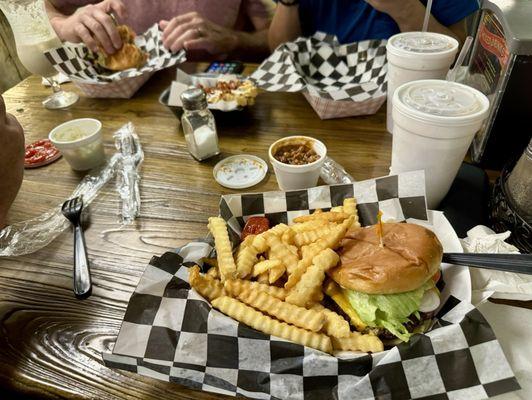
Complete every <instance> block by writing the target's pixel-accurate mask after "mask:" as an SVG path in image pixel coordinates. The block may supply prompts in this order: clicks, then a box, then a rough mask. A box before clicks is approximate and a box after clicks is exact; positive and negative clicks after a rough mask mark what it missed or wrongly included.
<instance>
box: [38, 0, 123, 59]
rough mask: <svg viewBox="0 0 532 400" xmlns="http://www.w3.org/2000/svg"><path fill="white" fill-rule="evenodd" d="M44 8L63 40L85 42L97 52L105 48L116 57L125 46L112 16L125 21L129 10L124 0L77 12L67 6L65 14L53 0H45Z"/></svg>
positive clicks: (106, 2) (105, 1)
mask: <svg viewBox="0 0 532 400" xmlns="http://www.w3.org/2000/svg"><path fill="white" fill-rule="evenodd" d="M45 5H46V12H47V13H48V18H49V20H50V24H51V25H52V27H53V28H54V30H55V33H56V34H57V36H58V37H59V39H61V40H62V41H68V42H73V43H80V42H83V43H85V45H86V46H87V47H88V48H89V49H91V50H92V51H94V52H97V51H98V50H99V48H100V47H102V48H103V49H104V50H105V52H106V53H107V54H113V53H115V52H116V51H117V50H119V49H120V48H121V47H122V39H121V38H120V35H119V33H118V30H117V29H116V25H115V23H114V21H113V19H112V18H111V17H110V16H109V13H110V12H113V13H115V14H116V15H117V16H118V17H120V18H124V16H125V14H126V9H125V6H124V4H123V3H122V0H104V1H102V2H100V3H97V4H88V5H86V6H84V7H81V8H78V9H76V7H68V8H67V10H66V11H67V13H66V14H63V13H61V12H60V11H59V10H58V9H57V8H56V7H55V6H54V4H53V0H46V1H45Z"/></svg>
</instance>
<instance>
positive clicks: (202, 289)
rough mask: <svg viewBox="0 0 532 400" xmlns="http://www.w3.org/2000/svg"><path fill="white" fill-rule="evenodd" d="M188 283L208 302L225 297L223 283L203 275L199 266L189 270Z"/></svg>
mask: <svg viewBox="0 0 532 400" xmlns="http://www.w3.org/2000/svg"><path fill="white" fill-rule="evenodd" d="M188 281H189V283H190V286H192V287H193V288H194V289H196V292H198V293H199V294H201V295H202V296H203V297H205V298H206V299H208V300H213V299H215V298H217V297H220V296H223V295H225V290H224V285H223V283H222V282H220V281H219V280H218V279H214V278H213V277H212V276H210V275H208V274H206V275H201V274H200V268H199V267H198V266H197V265H194V266H193V267H190V268H189V270H188Z"/></svg>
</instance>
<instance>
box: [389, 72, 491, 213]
mask: <svg viewBox="0 0 532 400" xmlns="http://www.w3.org/2000/svg"><path fill="white" fill-rule="evenodd" d="M488 111H489V100H488V98H487V97H486V96H485V95H484V94H482V93H481V92H480V91H478V90H476V89H473V88H472V87H469V86H466V85H462V84H460V83H456V82H448V81H443V80H422V81H413V82H408V83H405V84H403V85H401V86H399V87H398V88H397V90H396V91H395V93H394V96H393V119H394V127H393V141H392V165H391V167H390V173H391V174H398V173H401V172H406V171H415V170H425V181H426V195H427V206H428V207H429V208H430V209H434V208H436V207H437V206H438V205H439V203H440V201H441V200H442V199H443V198H444V197H445V195H446V194H447V192H448V191H449V189H450V187H451V184H452V182H453V180H454V178H455V177H456V174H457V172H458V169H459V168H460V165H461V164H462V161H463V160H464V156H465V154H466V152H467V149H468V148H469V146H470V145H471V142H472V140H473V137H474V136H475V133H476V132H477V131H478V130H479V129H480V127H481V125H482V122H483V121H484V120H485V119H486V117H487V116H488Z"/></svg>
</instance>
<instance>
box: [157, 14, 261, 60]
mask: <svg viewBox="0 0 532 400" xmlns="http://www.w3.org/2000/svg"><path fill="white" fill-rule="evenodd" d="M252 22H253V23H254V25H255V29H257V30H256V31H255V32H241V31H236V30H233V29H228V28H225V27H223V26H220V25H218V24H215V23H214V22H211V21H209V20H208V19H206V18H204V17H203V16H202V15H200V14H198V13H197V12H191V13H187V14H183V15H179V16H177V17H174V18H172V19H171V20H170V21H166V20H163V21H160V22H159V26H160V27H161V29H162V30H163V44H164V46H165V47H166V48H167V49H169V50H170V51H172V52H177V51H179V50H181V49H185V50H203V51H207V52H208V53H210V54H213V55H234V56H238V58H244V59H245V58H248V59H249V58H253V57H254V56H255V58H256V56H258V55H264V54H266V53H267V51H268V42H267V32H268V25H269V20H268V19H264V18H258V19H256V20H253V19H252Z"/></svg>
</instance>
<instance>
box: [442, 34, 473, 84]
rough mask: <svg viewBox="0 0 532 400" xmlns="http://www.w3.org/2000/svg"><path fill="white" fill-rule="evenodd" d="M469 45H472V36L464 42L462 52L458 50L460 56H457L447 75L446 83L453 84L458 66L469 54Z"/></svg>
mask: <svg viewBox="0 0 532 400" xmlns="http://www.w3.org/2000/svg"><path fill="white" fill-rule="evenodd" d="M471 43H473V36H468V37H467V38H466V40H465V42H464V45H463V46H462V50H460V54H458V58H457V59H456V62H455V63H454V67H452V68H451V69H450V70H449V72H448V73H447V80H448V81H452V82H454V81H455V80H456V75H457V74H458V68H460V66H461V65H462V63H463V62H464V58H465V57H466V55H467V53H468V52H469V48H470V47H471Z"/></svg>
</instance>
